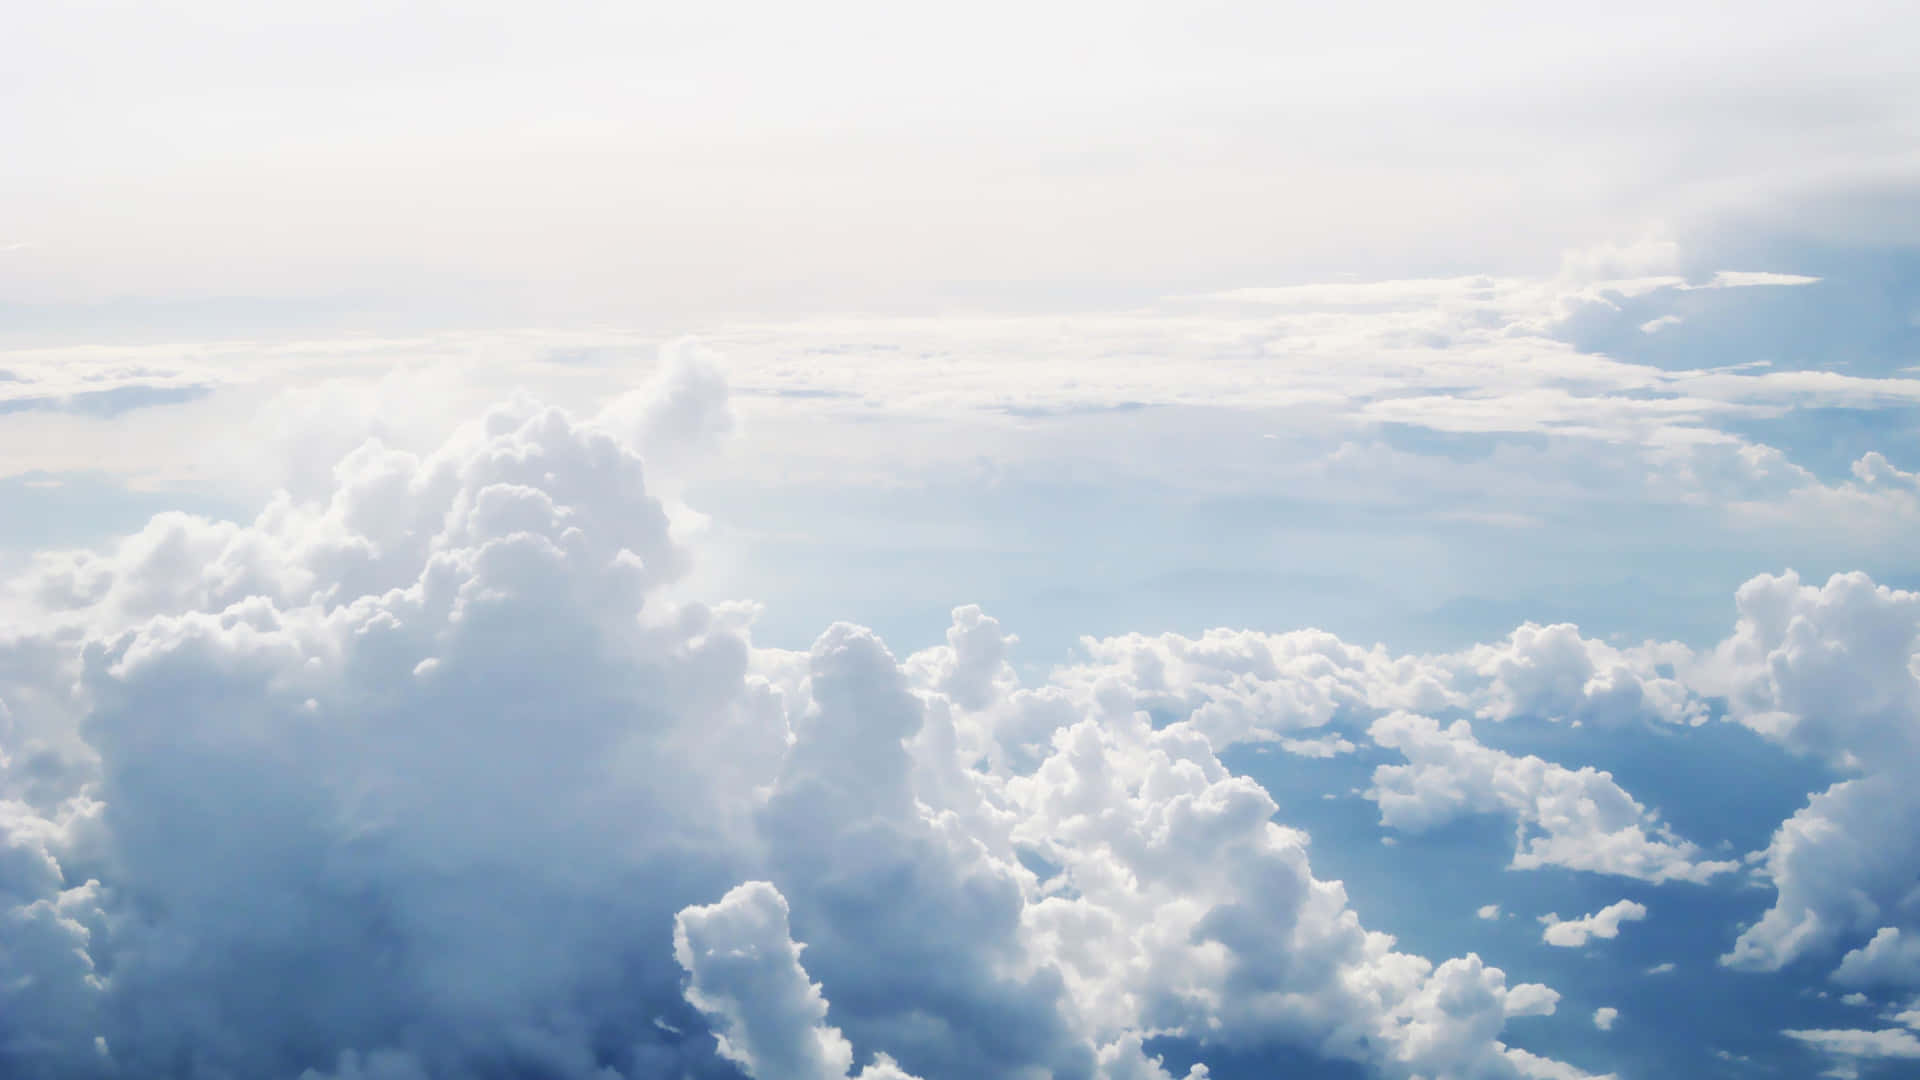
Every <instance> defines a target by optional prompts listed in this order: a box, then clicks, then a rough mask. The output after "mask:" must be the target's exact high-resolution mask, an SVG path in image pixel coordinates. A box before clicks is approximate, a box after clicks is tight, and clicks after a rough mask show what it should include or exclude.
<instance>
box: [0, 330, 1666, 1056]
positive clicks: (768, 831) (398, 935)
mask: <svg viewBox="0 0 1920 1080" xmlns="http://www.w3.org/2000/svg"><path fill="white" fill-rule="evenodd" d="M663 392H664V393H667V394H668V395H670V396H669V397H668V398H667V399H664V400H663V401H660V402H655V403H653V404H651V405H649V404H646V403H641V404H639V405H634V404H632V403H626V404H623V405H622V406H621V407H620V408H618V409H615V410H611V411H610V412H609V413H608V414H607V416H606V417H603V418H599V419H597V420H593V421H586V420H578V419H575V418H573V417H570V416H568V415H567V414H565V413H562V412H560V411H556V410H552V409H546V408H541V407H539V406H537V405H534V404H532V403H529V402H524V401H523V402H518V403H515V404H512V405H509V406H505V407H502V408H499V409H497V410H495V411H493V412H490V413H488V414H487V415H486V416H485V417H484V418H482V419H480V420H479V421H477V422H475V423H473V424H471V425H469V426H468V427H466V428H464V429H463V430H461V431H460V432H459V433H458V434H457V435H455V436H454V437H453V438H452V439H451V440H450V441H448V442H447V443H446V444H445V445H444V446H442V447H441V448H440V449H438V450H437V451H435V452H433V453H431V454H428V455H426V456H415V455H411V454H406V453H401V452H397V451H393V450H389V449H385V448H383V447H381V446H380V445H377V444H369V445H366V446H363V447H361V448H360V449H358V450H356V451H354V452H353V453H351V454H349V455H348V456H347V457H346V458H345V459H344V460H342V461H341V462H340V463H339V465H338V466H337V467H336V468H335V470H334V474H333V488H332V491H331V492H330V494H329V495H328V496H327V498H326V499H325V500H323V501H319V502H298V501H295V500H293V499H291V498H286V497H283V498H281V499H279V500H277V501H275V502H273V503H272V504H271V505H269V506H268V507H267V509H266V510H265V511H264V512H263V513H262V514H261V515H260V516H259V517H258V518H257V519H256V520H255V521H253V522H252V523H251V524H244V525H242V524H233V523H225V522H217V521H209V520H204V519H201V518H196V517H190V516H185V515H178V514H167V515H161V516H159V517H157V518H155V519H153V520H152V522H151V523H150V524H148V525H147V527H146V528H145V529H143V530H142V531H141V532H139V533H138V534H136V535H133V536H130V537H127V538H126V539H124V540H122V541H120V542H119V543H118V544H116V545H113V546H111V547H110V548H108V549H105V550H102V551H96V552H85V553H64V554H58V555H43V556H41V557H40V558H39V560H38V561H37V562H36V563H35V565H34V567H33V568H32V570H31V572H30V573H28V574H27V575H26V576H25V577H23V578H21V579H19V580H17V581H15V582H14V583H13V590H14V593H13V596H14V603H15V606H16V608H18V609H19V610H20V611H22V612H23V613H24V614H23V615H22V616H21V619H20V621H19V623H18V625H16V626H15V627H14V628H13V629H12V630H11V631H9V634H10V636H8V637H6V638H5V639H4V641H0V703H3V704H0V927H3V928H4V938H3V939H0V941H4V945H5V947H4V949H0V1075H6V1076H8V1077H21V1078H31V1080H37V1078H55V1077H60V1078H65V1077H109V1076H111V1077H142V1078H145V1077H154V1078H195V1080H216V1078H229V1077H262V1078H275V1077H284V1078H288V1080H292V1078H306V1080H347V1078H355V1080H361V1078H376V1077H377V1078H381V1080H414V1078H421V1077H456V1078H458V1077H475V1078H480V1077H487V1078H495V1077H523V1076H524V1077H536V1076H537V1077H568V1078H573V1077H578V1078H587V1077H593V1078H597V1080H612V1078H616V1077H631V1078H641V1077H645V1078H652V1077H723V1076H737V1075H739V1074H740V1073H741V1072H745V1073H746V1074H748V1075H751V1076H755V1077H760V1078H773V1077H778V1078H780V1080H788V1078H798V1077H835V1078H839V1077H845V1076H849V1075H857V1076H861V1077H865V1078H867V1080H881V1078H893V1080H903V1078H906V1077H909V1076H911V1077H920V1078H926V1080H939V1078H944V1077H1009V1078H1011V1077H1037V1076H1053V1077H1060V1078H1096V1077H1103V1078H1107V1080H1150V1078H1154V1077H1158V1078H1161V1080H1168V1077H1169V1074H1168V1072H1167V1068H1166V1066H1165V1065H1164V1064H1163V1063H1162V1062H1161V1060H1160V1059H1159V1058H1157V1057H1156V1056H1155V1051H1154V1050H1153V1049H1152V1047H1153V1046H1154V1045H1156V1044H1155V1043H1154V1041H1153V1040H1154V1039H1155V1038H1157V1037H1160V1036H1167V1035H1171V1036H1186V1037H1187V1038H1188V1039H1189V1040H1191V1042H1192V1043H1193V1044H1197V1045H1198V1046H1199V1047H1200V1053H1201V1056H1202V1057H1203V1058H1204V1057H1205V1055H1206V1053H1207V1049H1208V1048H1209V1047H1235V1048H1248V1047H1254V1048H1257V1047H1262V1046H1271V1045H1281V1044H1284V1045H1287V1046H1290V1047H1294V1048H1297V1049H1300V1050H1304V1051H1305V1052H1308V1053H1311V1054H1319V1055H1325V1056H1328V1057H1334V1058H1342V1059H1348V1060H1351V1061H1355V1062H1359V1063H1362V1064H1363V1065H1366V1066H1368V1067H1370V1068H1371V1069H1373V1070H1375V1071H1377V1072H1379V1073H1380V1074H1382V1075H1387V1076H1413V1075H1419V1076H1425V1077H1476V1078H1479V1077H1518V1076H1554V1077H1570V1076H1579V1075H1583V1074H1581V1073H1580V1072H1579V1071H1578V1070H1576V1069H1572V1068H1571V1067H1569V1066H1566V1065H1563V1064H1561V1063H1558V1062H1554V1061H1550V1060H1547V1059H1544V1058H1541V1057H1537V1056H1535V1055H1532V1054H1529V1053H1526V1052H1525V1051H1522V1050H1520V1049H1517V1048H1512V1047H1509V1046H1507V1045H1506V1044H1505V1043H1504V1042H1503V1041H1502V1038H1501V1036H1502V1033H1503V1029H1504V1028H1505V1026H1506V1024H1507V1022H1508V1021H1509V1020H1510V1019H1512V1018H1515V1017H1524V1016H1530V1015H1540V1014H1546V1013H1551V1012H1553V1011H1554V1008H1555V1003H1556V1000H1557V997H1558V995H1556V994H1555V993H1554V992H1553V991H1552V990H1549V989H1547V988H1546V987H1544V986H1539V985H1536V984H1522V985H1510V984H1509V983H1508V982H1507V980H1506V978H1505V976H1504V975H1503V974H1502V972H1501V971H1500V970H1499V969H1497V968H1495V967H1492V966H1489V965H1488V964H1486V963H1484V962H1483V961H1482V960H1481V959H1480V958H1479V957H1478V956H1474V955H1467V956H1464V957H1459V958H1454V959H1450V960H1446V961H1444V962H1442V963H1438V964H1436V963H1433V962H1431V961H1428V960H1426V959H1423V958H1421V957H1418V956H1414V955H1409V954H1406V953H1403V952H1399V951H1396V949H1395V947H1394V941H1393V939H1392V938H1390V937H1388V936H1386V935H1384V934H1380V933H1376V932H1369V931H1368V930H1366V929H1365V928H1364V927H1363V926H1362V924H1361V921H1360V918H1359V916H1358V915H1357V914H1356V913H1355V911H1354V910H1353V909H1352V908H1351V907H1350V906H1349V904H1348V897H1347V894H1346V892H1345V890H1344V889H1343V888H1342V887H1341V885H1340V884H1339V883H1337V882H1330V881H1325V880H1321V879H1319V878H1316V877H1315V876H1314V874H1313V871H1312V868H1311V867H1310V865H1309V862H1308V858H1307V850H1306V842H1305V837H1304V836H1303V835H1302V834H1300V833H1298V832H1297V831H1294V830H1292V829H1289V828H1286V827H1283V826H1282V825H1280V824H1277V823H1275V822H1274V821H1273V820H1272V817H1273V815H1274V812H1275V804H1274V802H1273V800H1272V799H1271V798H1270V797H1269V796H1268V794H1267V792H1266V791H1265V790H1263V789H1262V788H1261V787H1260V786H1259V785H1258V784H1256V783H1254V782H1253V781H1252V780H1250V779H1248V778H1245V777H1242V776H1236V775H1233V774H1232V773H1231V772H1230V771H1229V770H1228V769H1227V768H1226V767H1224V766H1223V765H1222V763H1221V761H1220V760H1219V758H1218V757H1216V754H1215V749H1216V746H1215V740H1221V741H1223V742H1224V741H1230V740H1231V737H1232V736H1231V733H1232V732H1233V731H1234V730H1235V729H1236V728H1237V727H1240V726H1244V723H1245V721H1244V720H1243V719H1239V718H1236V715H1235V713H1234V712H1233V710H1231V709H1230V708H1229V707H1228V704H1227V703H1226V702H1224V699H1223V701H1222V702H1221V703H1219V704H1218V705H1217V706H1216V707H1209V708H1204V709H1200V710H1199V711H1198V712H1197V713H1195V714H1194V715H1193V716H1192V717H1191V718H1182V719H1177V720H1175V721H1174V722H1171V723H1163V724H1159V725H1156V724H1155V723H1153V722H1151V721H1150V720H1149V719H1148V716H1147V713H1146V712H1144V711H1142V707H1141V704H1140V702H1139V701H1138V700H1137V696H1138V695H1137V694H1136V692H1135V691H1134V690H1133V689H1131V688H1129V687H1128V686H1127V685H1125V684H1124V683H1123V682H1122V681H1120V680H1117V679H1114V678H1110V677H1107V676H1104V675H1101V674H1100V673H1099V672H1097V671H1093V670H1091V669H1087V670H1079V669H1076V670H1073V671H1067V672H1064V673H1063V674H1062V675H1061V676H1059V677H1058V678H1056V679H1054V680H1052V681H1050V682H1049V683H1048V684H1046V685H1043V686H1037V687H1022V686H1021V685H1020V684H1019V681H1018V680H1017V679H1016V678H1015V676H1014V674H1013V671H1012V669H1011V668H1010V667H1008V666H1007V665H1006V663H1005V661H1004V658H1003V653H1004V649H1005V646H1006V645H1007V643H1008V641H1009V636H1008V635H1006V634H1004V633H1003V632H1002V631H1001V629H1000V627H999V625H998V623H996V622H994V621H993V620H992V619H991V618H989V617H987V616H985V615H983V614H982V613H980V612H979V611H977V610H974V609H961V610H960V611H959V612H957V614H956V623H955V626H954V629H953V632H952V633H951V634H950V635H949V638H948V641H949V644H948V645H945V646H941V647H939V648H936V649H932V650H928V651H927V652H925V653H922V654H919V655H916V656H913V657H910V658H907V659H905V660H904V661H901V660H896V659H895V657H894V656H893V655H892V654H891V653H889V651H888V650H887V649H886V647H885V646H884V645H883V644H882V643H881V642H880V641H879V640H878V639H877V638H876V637H875V636H874V635H873V634H872V633H870V632H868V631H866V630H864V629H861V628H859V627H855V626H850V625H844V624H842V625H835V626H833V627H831V628H829V629H828V630H827V631H826V632H825V633H824V634H823V635H822V636H821V637H820V639H819V641H818V642H817V643H816V644H815V645H814V646H813V648H812V649H811V650H810V651H808V652H806V653H792V652H783V651H778V650H772V649H766V648H760V647H756V646H754V645H753V644H752V642H751V639H750V637H749V624H750V619H751V610H752V609H751V608H749V607H746V606H725V605H722V606H707V605H702V604H697V603H668V602H666V601H665V600H663V599H662V593H661V589H662V587H663V586H664V585H666V584H667V583H669V582H671V581H673V580H674V579H675V578H676V576H677V575H679V574H681V573H682V571H683V569H684V567H685V566H686V565H687V563H688V558H689V555H688V552H687V551H686V550H685V549H684V547H683V545H682V544H681V543H680V542H679V541H678V540H677V539H676V537H675V535H674V534H673V530H672V528H671V526H670V523H669V516H668V514H667V513H666V512H665V510H664V509H663V507H662V505H661V503H660V501H659V500H658V499H657V498H656V497H655V496H654V495H652V494H650V493H649V490H648V487H647V484H646V480H645V476H644V473H643V470H642V464H641V459H640V457H639V455H638V454H637V453H636V452H635V451H634V450H633V449H632V448H631V447H632V445H634V444H636V443H637V444H640V445H646V446H651V445H652V444H653V443H655V442H658V441H659V440H660V439H663V438H668V437H669V436H671V435H672V433H673V432H681V433H682V434H685V437H687V438H694V439H698V438H705V437H707V434H708V433H709V432H710V431H711V430H713V429H714V427H715V425H714V424H713V423H710V422H709V421H708V420H705V419H701V417H702V416H711V415H721V414H719V413H714V412H712V409H714V408H716V407H720V406H715V405H714V401H715V400H721V401H722V402H723V395H718V394H717V393H716V391H715V388H714V386H713V385H712V384H711V382H710V380H708V379H707V377H706V375H705V374H703V372H702V370H701V369H699V368H698V367H697V366H696V367H688V368H684V369H682V370H680V372H679V374H678V375H676V376H675V377H674V379H673V380H670V381H669V383H668V384H667V385H666V386H665V389H664V391H663ZM689 410H691V411H692V412H693V413H698V414H699V415H698V416H693V418H692V419H688V415H689V413H688V411H689ZM662 418H664V419H662ZM661 424H664V427H659V425H661ZM649 425H655V428H649ZM636 428H639V429H643V430H641V431H640V433H639V434H635V429H636ZM656 428H657V429H656ZM663 431H664V432H665V434H662V432H663ZM688 432H690V433H691V434H686V433H688ZM1335 645H1337V643H1333V644H1327V643H1320V644H1318V645H1315V646H1314V649H1318V650H1321V651H1325V650H1327V649H1332V650H1333V654H1330V655H1334V654H1337V655H1338V656H1339V657H1343V658H1345V660H1347V661H1351V662H1352V663H1354V664H1358V665H1360V666H1362V667H1364V666H1366V665H1367V664H1376V663H1377V664H1384V663H1385V661H1383V660H1379V659H1378V658H1374V659H1368V658H1366V657H1364V656H1361V655H1359V654H1354V655H1352V656H1349V655H1348V654H1346V653H1344V652H1341V651H1340V649H1338V648H1335V647H1334V646H1335ZM1315 655H1318V654H1317V653H1316V654H1315ZM1302 663H1306V664H1308V666H1310V667H1311V666H1313V665H1314V664H1316V663H1319V662H1318V661H1313V660H1312V659H1311V658H1310V657H1307V658H1304V659H1303V660H1302ZM1388 666H1389V667H1390V666H1391V665H1388ZM1416 681H1417V680H1416ZM1421 685H1422V686H1425V684H1424V683H1423V684H1421ZM1328 693H1329V694H1331V695H1333V697H1334V698H1338V697H1339V696H1340V695H1341V694H1344V693H1346V692H1345V691H1341V690H1338V689H1337V688H1335V689H1330V690H1329V691H1328ZM1438 693H1439V691H1438V690H1437V689H1435V688H1434V687H1431V686H1427V687H1426V689H1424V690H1423V689H1420V688H1419V687H1415V688H1414V689H1411V690H1409V691H1408V692H1407V693H1405V694H1401V695H1398V696H1397V697H1395V698H1394V703H1395V704H1407V705H1414V704H1418V701H1417V700H1416V699H1418V698H1419V697H1421V695H1422V694H1425V695H1426V696H1429V697H1431V696H1434V695H1435V694H1438ZM1389 696H1392V695H1389ZM1329 700H1332V699H1331V698H1330V699H1329ZM1295 707H1297V708H1298V709H1300V710H1303V711H1304V713H1305V714H1307V715H1317V714H1323V713H1326V712H1328V711H1329V710H1330V708H1331V707H1332V706H1330V705H1327V704H1323V703H1318V702H1316V701H1315V700H1312V699H1310V698H1303V699H1301V700H1300V701H1299V703H1298V704H1297V706H1295ZM1394 812H1395V813H1399V812H1400V811H1398V810H1396V811H1394ZM1636 850H1638V849H1636ZM1658 854H1659V857H1660V859H1663V860H1666V861H1665V862H1661V863H1660V865H1662V866H1670V865H1674V864H1677V862H1678V861H1679V860H1680V859H1682V858H1683V857H1684V853H1682V852H1678V851H1668V850H1666V849H1660V850H1659V852H1658ZM1639 858H1640V856H1639V855H1632V856H1631V857H1630V858H1629V861H1632V860H1634V859H1639ZM1634 865H1635V866H1638V865H1639V864H1638V863H1637V862H1635V863H1634ZM1664 872H1665V873H1675V872H1676V871H1673V870H1667V871H1664ZM1682 876H1684V875H1682ZM802 943H803V944H802ZM803 948H804V952H803ZM803 956H804V960H805V963H804V965H803V963H802V958H803ZM856 1064H858V1065H859V1071H858V1072H856V1071H855V1066H856ZM1206 1072H1207V1070H1206V1068H1205V1066H1204V1065H1196V1066H1192V1067H1191V1070H1190V1072H1189V1074H1188V1075H1189V1076H1191V1077H1195V1078H1198V1077H1201V1076H1204V1075H1206Z"/></svg>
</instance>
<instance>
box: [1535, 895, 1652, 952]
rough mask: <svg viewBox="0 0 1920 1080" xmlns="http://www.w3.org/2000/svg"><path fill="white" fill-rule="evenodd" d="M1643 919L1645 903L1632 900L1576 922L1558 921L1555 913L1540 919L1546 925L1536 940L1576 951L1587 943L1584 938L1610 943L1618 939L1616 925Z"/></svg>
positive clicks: (1583, 917)
mask: <svg viewBox="0 0 1920 1080" xmlns="http://www.w3.org/2000/svg"><path fill="white" fill-rule="evenodd" d="M1646 917H1647V908H1646V905H1645V904H1638V903H1635V902H1634V901H1632V900H1620V901H1617V902H1615V903H1611V904H1608V905H1607V906H1606V907H1603V908H1601V909H1600V910H1599V911H1596V912H1594V913H1593V914H1591V915H1583V916H1581V917H1580V918H1578V919H1562V918H1560V916H1559V915H1558V914H1554V913H1551V912H1550V913H1548V914H1546V915H1542V916H1540V921H1541V922H1542V923H1544V924H1546V929H1545V930H1544V931H1542V932H1541V935H1540V940H1542V941H1544V942H1546V943H1547V944H1549V945H1557V946H1559V947H1560V948H1563V949H1577V948H1579V947H1580V946H1582V945H1585V944H1586V943H1587V939H1588V938H1602V939H1607V940H1611V939H1613V938H1617V937H1619V936H1620V924H1621V923H1623V922H1638V921H1640V920H1641V919H1644V918H1646Z"/></svg>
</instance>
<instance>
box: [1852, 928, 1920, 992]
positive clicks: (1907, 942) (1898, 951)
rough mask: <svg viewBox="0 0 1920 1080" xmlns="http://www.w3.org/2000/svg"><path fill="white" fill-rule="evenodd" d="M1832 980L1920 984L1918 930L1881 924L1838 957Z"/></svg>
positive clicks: (1864, 983) (1855, 982)
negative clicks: (1864, 942)
mask: <svg viewBox="0 0 1920 1080" xmlns="http://www.w3.org/2000/svg"><path fill="white" fill-rule="evenodd" d="M1833 981H1834V982H1837V983H1840V984H1842V985H1845V986H1884V985H1894V986H1920V934H1915V933H1914V932H1912V931H1908V932H1907V933H1905V934H1902V933H1901V932H1900V929H1899V928H1898V927H1894V926H1883V927H1881V928H1880V929H1879V930H1878V931H1876V932H1875V933H1874V935H1873V940H1871V941H1869V942H1867V943H1866V944H1865V945H1862V946H1861V947H1859V948H1857V949H1854V950H1853V951H1852V952H1849V953H1848V954H1847V955H1846V956H1844V957H1842V958H1841V960H1840V966H1839V967H1838V968H1837V969H1835V971H1834V973H1833Z"/></svg>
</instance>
